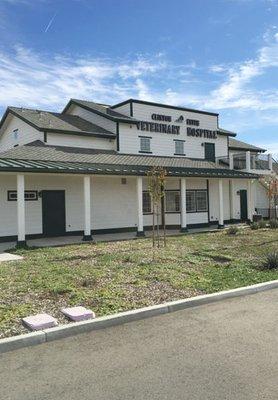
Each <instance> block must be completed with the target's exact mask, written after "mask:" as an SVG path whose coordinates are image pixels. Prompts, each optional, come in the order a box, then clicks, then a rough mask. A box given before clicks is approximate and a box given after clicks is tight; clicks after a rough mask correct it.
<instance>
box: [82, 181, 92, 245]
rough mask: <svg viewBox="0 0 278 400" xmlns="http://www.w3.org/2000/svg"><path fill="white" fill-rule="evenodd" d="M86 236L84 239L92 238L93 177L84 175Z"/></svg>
mask: <svg viewBox="0 0 278 400" xmlns="http://www.w3.org/2000/svg"><path fill="white" fill-rule="evenodd" d="M83 189H84V236H83V240H84V241H88V240H92V234H91V177H90V176H84V178H83Z"/></svg>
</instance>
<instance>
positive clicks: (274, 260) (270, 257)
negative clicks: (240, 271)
mask: <svg viewBox="0 0 278 400" xmlns="http://www.w3.org/2000/svg"><path fill="white" fill-rule="evenodd" d="M261 269H264V270H273V269H277V270H278V251H276V250H275V251H272V252H270V253H268V254H267V255H266V257H265V259H264V261H263V264H262V266H261Z"/></svg>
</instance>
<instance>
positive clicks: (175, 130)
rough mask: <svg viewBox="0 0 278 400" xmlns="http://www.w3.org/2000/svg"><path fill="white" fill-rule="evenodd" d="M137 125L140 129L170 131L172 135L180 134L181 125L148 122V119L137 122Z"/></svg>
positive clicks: (160, 131)
mask: <svg viewBox="0 0 278 400" xmlns="http://www.w3.org/2000/svg"><path fill="white" fill-rule="evenodd" d="M136 125H137V129H138V130H140V131H147V132H159V133H169V134H171V135H179V134H180V126H177V125H169V124H159V123H157V122H147V121H140V122H137V124H136Z"/></svg>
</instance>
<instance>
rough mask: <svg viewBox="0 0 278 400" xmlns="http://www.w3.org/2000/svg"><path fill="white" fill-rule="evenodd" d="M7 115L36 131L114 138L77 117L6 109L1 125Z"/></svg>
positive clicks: (108, 132) (98, 127)
mask: <svg viewBox="0 0 278 400" xmlns="http://www.w3.org/2000/svg"><path fill="white" fill-rule="evenodd" d="M8 113H12V114H13V115H15V116H17V117H19V118H20V119H22V120H23V121H25V122H26V123H28V124H30V125H31V126H33V127H35V128H36V129H38V130H40V131H44V132H57V133H71V134H78V135H86V136H90V135H91V136H101V137H116V136H115V134H114V133H113V132H110V131H108V130H106V129H104V128H102V127H100V126H98V125H96V124H93V123H92V122H89V121H86V120H85V119H83V118H80V117H79V116H77V115H68V114H60V113H55V112H50V111H41V110H34V109H29V108H17V107H8V109H7V111H6V113H5V115H4V117H3V119H2V122H1V124H3V122H4V120H5V118H6V116H7V114H8ZM0 127H1V125H0Z"/></svg>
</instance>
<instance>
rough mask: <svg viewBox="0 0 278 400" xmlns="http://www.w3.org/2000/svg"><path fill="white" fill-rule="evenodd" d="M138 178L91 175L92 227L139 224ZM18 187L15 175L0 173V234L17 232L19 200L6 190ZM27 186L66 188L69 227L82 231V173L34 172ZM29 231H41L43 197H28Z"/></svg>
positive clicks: (27, 219)
mask: <svg viewBox="0 0 278 400" xmlns="http://www.w3.org/2000/svg"><path fill="white" fill-rule="evenodd" d="M135 182H136V181H135V178H134V177H131V178H129V177H128V178H127V184H126V185H123V184H122V183H121V177H93V178H92V185H91V186H92V202H91V203H92V221H91V223H92V229H93V230H94V229H111V228H126V227H130V228H131V227H134V228H135V227H136V226H137V204H136V187H135ZM8 190H16V176H15V175H0V221H1V224H0V237H1V236H13V235H17V211H16V202H14V201H7V191H8ZM25 190H38V191H41V190H65V203H66V204H65V206H66V231H67V232H71V231H83V229H84V226H83V225H84V224H83V221H84V200H83V177H82V176H58V175H56V176H49V175H32V176H26V177H25ZM25 205H26V234H41V233H42V200H41V198H39V199H38V200H37V201H26V202H25Z"/></svg>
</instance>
